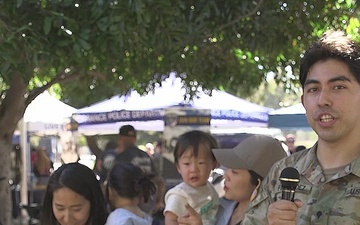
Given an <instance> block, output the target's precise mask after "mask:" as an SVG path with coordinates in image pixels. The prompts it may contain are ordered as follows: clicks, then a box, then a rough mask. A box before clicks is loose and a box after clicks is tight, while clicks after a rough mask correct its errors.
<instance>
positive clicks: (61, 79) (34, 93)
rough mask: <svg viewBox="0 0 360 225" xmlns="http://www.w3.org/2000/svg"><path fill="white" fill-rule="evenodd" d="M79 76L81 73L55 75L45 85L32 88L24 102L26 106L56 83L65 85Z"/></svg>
mask: <svg viewBox="0 0 360 225" xmlns="http://www.w3.org/2000/svg"><path fill="white" fill-rule="evenodd" d="M80 76H81V73H64V72H61V73H59V74H57V75H56V76H55V77H54V79H52V80H51V81H50V82H48V83H46V84H45V85H43V86H41V87H37V88H34V89H33V90H31V91H30V92H29V95H28V97H27V99H26V101H25V104H26V106H27V105H29V104H30V103H31V102H32V101H33V100H34V99H35V98H36V97H37V96H38V95H39V94H41V93H43V92H44V91H45V90H47V89H48V88H50V87H51V86H52V85H54V84H57V83H65V82H68V81H70V80H73V79H75V78H78V77H80Z"/></svg>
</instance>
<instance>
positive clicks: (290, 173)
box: [279, 167, 300, 190]
mask: <svg viewBox="0 0 360 225" xmlns="http://www.w3.org/2000/svg"><path fill="white" fill-rule="evenodd" d="M299 178H300V175H299V172H298V171H297V170H296V169H295V168H293V167H286V168H285V169H283V170H282V171H281V174H280V178H279V180H280V182H281V186H282V189H283V190H295V189H296V187H297V185H298V184H299V182H300V179H299Z"/></svg>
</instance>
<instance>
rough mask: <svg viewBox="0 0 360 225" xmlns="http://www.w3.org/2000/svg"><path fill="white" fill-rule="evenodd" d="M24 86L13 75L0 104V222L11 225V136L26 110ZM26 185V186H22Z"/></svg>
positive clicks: (18, 78)
mask: <svg viewBox="0 0 360 225" xmlns="http://www.w3.org/2000/svg"><path fill="white" fill-rule="evenodd" d="M26 86H27V85H26V84H25V82H24V81H23V79H22V78H21V76H20V75H19V74H18V73H14V74H13V77H12V81H11V85H10V89H8V90H7V92H6V93H5V98H4V99H3V100H2V101H1V104H0V178H3V179H2V180H1V181H0V202H1V204H0V205H1V206H0V222H1V223H2V224H6V225H11V224H13V222H12V199H11V196H12V195H11V190H10V186H9V183H8V181H9V179H11V178H12V177H11V162H12V159H11V152H12V136H13V134H14V131H15V129H16V127H17V124H18V122H19V120H20V119H21V117H22V116H23V114H24V112H25V108H26V104H25V101H26V99H25V93H26ZM22 185H27V184H22Z"/></svg>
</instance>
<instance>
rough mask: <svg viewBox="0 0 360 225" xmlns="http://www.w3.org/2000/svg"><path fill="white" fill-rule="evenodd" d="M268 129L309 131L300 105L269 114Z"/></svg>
mask: <svg viewBox="0 0 360 225" xmlns="http://www.w3.org/2000/svg"><path fill="white" fill-rule="evenodd" d="M268 126H269V127H273V128H279V129H288V130H290V129H311V127H310V126H309V123H308V121H307V119H306V115H305V108H304V107H303V105H302V104H301V103H298V104H295V105H293V106H289V107H285V108H280V109H276V110H272V111H270V112H269V125H268Z"/></svg>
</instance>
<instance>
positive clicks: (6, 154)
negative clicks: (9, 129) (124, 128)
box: [0, 137, 12, 225]
mask: <svg viewBox="0 0 360 225" xmlns="http://www.w3.org/2000/svg"><path fill="white" fill-rule="evenodd" d="M11 150H12V146H11V142H9V141H8V140H5V139H4V138H2V137H1V138H0V179H1V181H0V202H1V207H0V222H1V223H2V224H9V225H10V224H12V211H11V210H12V204H11V203H12V199H11V190H10V186H9V179H10V178H11V177H10V174H11V169H10V162H11V158H10V153H11Z"/></svg>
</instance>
